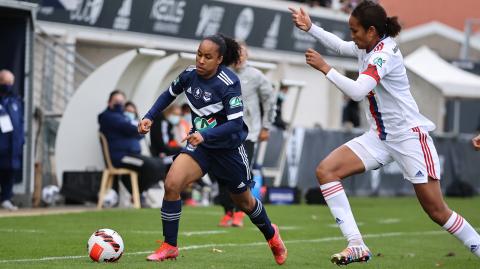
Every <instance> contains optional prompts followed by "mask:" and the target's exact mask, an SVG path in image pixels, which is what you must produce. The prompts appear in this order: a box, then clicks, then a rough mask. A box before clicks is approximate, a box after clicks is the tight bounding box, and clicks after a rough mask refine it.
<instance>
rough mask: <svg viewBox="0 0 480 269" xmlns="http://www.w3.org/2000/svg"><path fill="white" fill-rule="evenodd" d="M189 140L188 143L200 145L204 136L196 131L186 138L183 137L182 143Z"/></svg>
mask: <svg viewBox="0 0 480 269" xmlns="http://www.w3.org/2000/svg"><path fill="white" fill-rule="evenodd" d="M185 141H188V143H189V144H190V145H192V146H198V145H199V144H200V143H202V142H203V136H202V135H201V134H200V133H199V132H195V133H193V134H189V135H187V136H186V137H185V138H184V139H182V143H183V142H185Z"/></svg>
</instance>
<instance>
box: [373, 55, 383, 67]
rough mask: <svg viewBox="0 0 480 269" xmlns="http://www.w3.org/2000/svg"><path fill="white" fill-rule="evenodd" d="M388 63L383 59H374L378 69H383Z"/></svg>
mask: <svg viewBox="0 0 480 269" xmlns="http://www.w3.org/2000/svg"><path fill="white" fill-rule="evenodd" d="M385 62H386V60H384V59H382V58H381V57H377V58H375V59H373V64H374V65H376V66H378V67H382V65H383V64H384V63H385Z"/></svg>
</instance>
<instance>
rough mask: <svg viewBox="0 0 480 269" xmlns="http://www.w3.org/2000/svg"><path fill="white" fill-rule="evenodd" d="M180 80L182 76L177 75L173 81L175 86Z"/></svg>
mask: <svg viewBox="0 0 480 269" xmlns="http://www.w3.org/2000/svg"><path fill="white" fill-rule="evenodd" d="M179 81H180V77H177V78H176V79H175V80H174V81H173V86H175V85H177V83H178V82H179Z"/></svg>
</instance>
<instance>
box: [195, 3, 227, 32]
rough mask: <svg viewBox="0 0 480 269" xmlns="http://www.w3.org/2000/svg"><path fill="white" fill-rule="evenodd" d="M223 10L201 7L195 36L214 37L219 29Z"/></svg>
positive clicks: (206, 6) (217, 7) (215, 7)
mask: <svg viewBox="0 0 480 269" xmlns="http://www.w3.org/2000/svg"><path fill="white" fill-rule="evenodd" d="M224 13H225V8H223V7H219V6H210V7H209V6H208V5H203V6H202V9H201V10H200V21H199V22H198V25H197V31H195V35H196V36H209V35H214V34H216V33H217V32H218V29H220V25H221V23H222V20H223V14H224Z"/></svg>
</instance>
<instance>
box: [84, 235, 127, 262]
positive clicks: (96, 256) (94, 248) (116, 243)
mask: <svg viewBox="0 0 480 269" xmlns="http://www.w3.org/2000/svg"><path fill="white" fill-rule="evenodd" d="M87 248H88V255H89V256H90V258H91V259H92V260H93V261H96V262H116V261H118V260H119V259H120V257H122V254H123V249H124V245H123V240H122V237H121V236H120V235H119V234H118V233H117V232H115V231H114V230H112V229H99V230H97V231H95V232H94V233H93V234H92V236H90V239H88V244H87Z"/></svg>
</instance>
